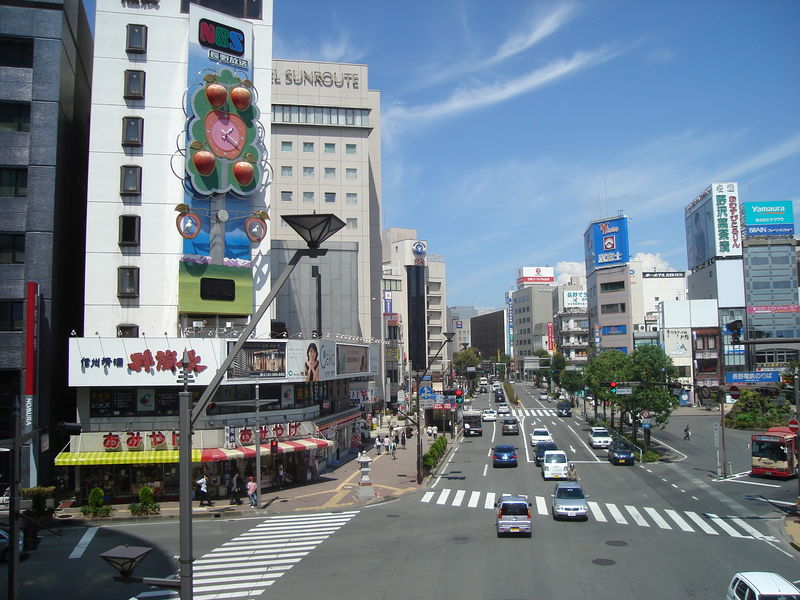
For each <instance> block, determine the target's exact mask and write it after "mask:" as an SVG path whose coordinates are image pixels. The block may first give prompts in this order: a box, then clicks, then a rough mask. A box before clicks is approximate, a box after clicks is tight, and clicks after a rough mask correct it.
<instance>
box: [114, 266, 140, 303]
mask: <svg viewBox="0 0 800 600" xmlns="http://www.w3.org/2000/svg"><path fill="white" fill-rule="evenodd" d="M117 296H118V297H120V298H138V297H139V267H119V268H118V269H117Z"/></svg>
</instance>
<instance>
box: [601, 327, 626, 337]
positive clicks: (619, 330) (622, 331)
mask: <svg viewBox="0 0 800 600" xmlns="http://www.w3.org/2000/svg"><path fill="white" fill-rule="evenodd" d="M627 334H628V326H627V325H603V326H602V327H600V335H627Z"/></svg>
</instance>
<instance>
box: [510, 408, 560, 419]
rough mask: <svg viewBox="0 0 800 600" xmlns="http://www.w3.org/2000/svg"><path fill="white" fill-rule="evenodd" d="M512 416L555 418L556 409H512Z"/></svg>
mask: <svg viewBox="0 0 800 600" xmlns="http://www.w3.org/2000/svg"><path fill="white" fill-rule="evenodd" d="M511 414H512V415H514V416H515V417H555V416H556V410H555V409H554V408H512V409H511Z"/></svg>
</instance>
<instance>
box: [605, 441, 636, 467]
mask: <svg viewBox="0 0 800 600" xmlns="http://www.w3.org/2000/svg"><path fill="white" fill-rule="evenodd" d="M608 461H609V462H610V463H611V464H617V465H631V466H633V463H634V462H635V461H634V459H633V449H632V448H631V447H630V444H628V443H627V442H611V444H610V445H609V446H608Z"/></svg>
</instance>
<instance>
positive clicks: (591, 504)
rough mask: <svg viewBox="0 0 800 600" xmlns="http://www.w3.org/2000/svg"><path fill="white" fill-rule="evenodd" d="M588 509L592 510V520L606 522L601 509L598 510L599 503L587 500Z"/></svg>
mask: <svg viewBox="0 0 800 600" xmlns="http://www.w3.org/2000/svg"><path fill="white" fill-rule="evenodd" d="M588 504H589V510H591V511H592V515H593V516H594V520H595V521H598V522H600V523H606V522H607V519H606V516H605V515H604V514H603V511H602V510H600V505H599V504H598V503H597V502H589V503H588Z"/></svg>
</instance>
